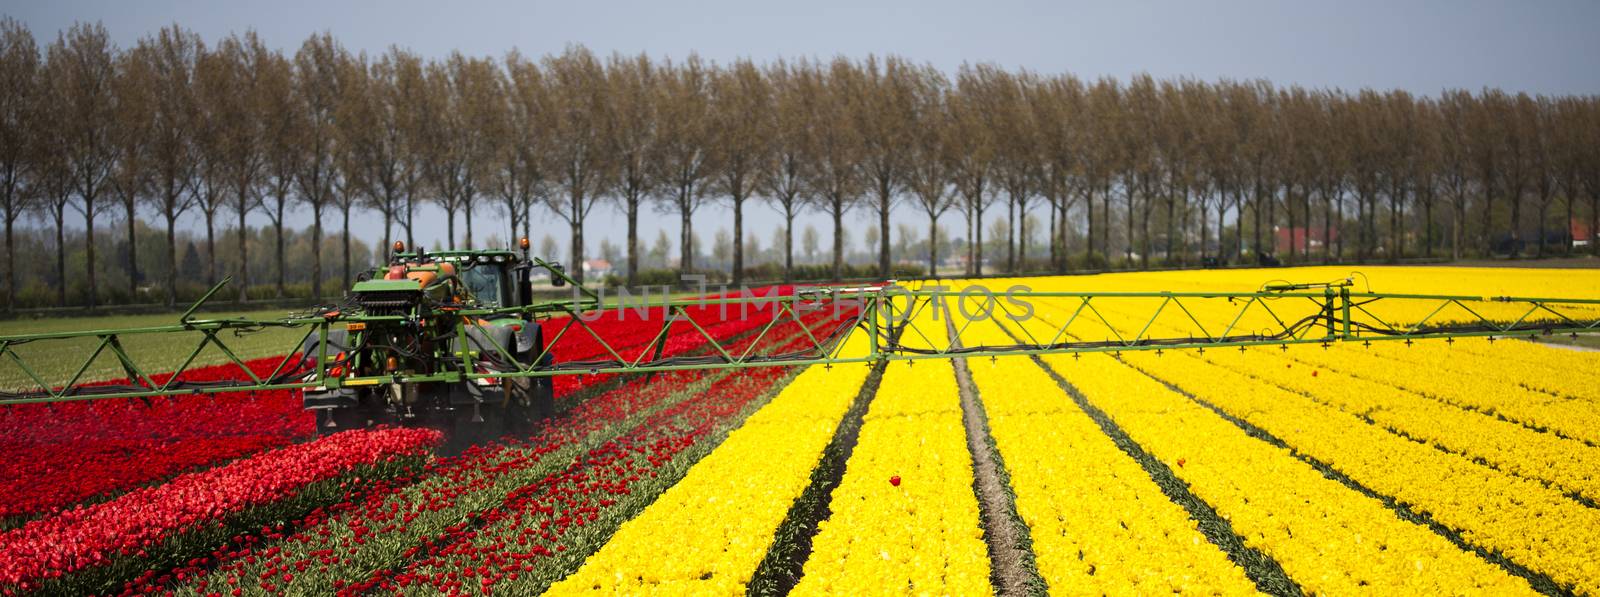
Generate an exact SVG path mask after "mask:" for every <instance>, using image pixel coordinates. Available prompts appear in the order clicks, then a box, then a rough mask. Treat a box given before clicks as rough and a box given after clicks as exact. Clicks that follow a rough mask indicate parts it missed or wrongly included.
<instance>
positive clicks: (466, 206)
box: [461, 201, 472, 249]
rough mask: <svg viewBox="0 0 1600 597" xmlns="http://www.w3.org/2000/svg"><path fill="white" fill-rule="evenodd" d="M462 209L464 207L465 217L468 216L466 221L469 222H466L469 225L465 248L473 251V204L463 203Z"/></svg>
mask: <svg viewBox="0 0 1600 597" xmlns="http://www.w3.org/2000/svg"><path fill="white" fill-rule="evenodd" d="M461 207H462V209H463V210H465V211H466V213H465V214H464V215H465V216H466V220H467V221H466V224H467V241H466V244H465V246H464V247H463V248H465V249H471V248H472V202H471V201H463V202H462V203H461Z"/></svg>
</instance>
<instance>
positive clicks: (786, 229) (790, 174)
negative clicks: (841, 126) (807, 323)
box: [760, 61, 821, 282]
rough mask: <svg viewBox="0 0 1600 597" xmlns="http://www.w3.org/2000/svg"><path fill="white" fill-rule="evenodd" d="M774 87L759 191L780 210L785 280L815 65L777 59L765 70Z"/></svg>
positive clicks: (805, 162)
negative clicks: (768, 148) (769, 139)
mask: <svg viewBox="0 0 1600 597" xmlns="http://www.w3.org/2000/svg"><path fill="white" fill-rule="evenodd" d="M767 80H768V81H771V84H772V88H773V95H774V98H773V106H772V121H773V124H772V153H771V155H770V156H769V157H770V159H769V160H768V161H767V162H766V167H767V172H766V174H765V175H764V176H762V177H761V178H760V181H761V191H762V193H763V194H764V195H765V196H766V197H767V199H768V200H769V201H771V202H772V203H773V204H774V206H775V207H776V208H777V209H778V211H779V212H780V213H781V214H783V281H785V282H788V281H789V280H790V279H791V278H792V276H793V270H794V218H795V216H796V215H797V214H798V213H799V212H800V210H801V209H803V208H804V207H805V204H806V197H807V195H806V183H807V181H809V180H810V178H811V172H810V170H809V168H810V166H811V164H812V159H813V156H812V155H811V149H812V147H813V146H812V138H811V136H812V130H811V126H810V124H811V114H812V112H813V111H814V110H815V109H816V107H815V105H814V104H815V102H816V101H817V100H818V98H819V96H820V94H821V87H820V85H821V82H820V81H819V80H818V79H817V77H816V69H815V68H814V67H812V66H810V65H808V64H806V63H805V62H804V61H802V62H800V63H799V64H797V65H794V66H791V65H789V64H787V63H785V62H782V61H780V62H777V63H775V64H773V65H772V66H770V67H768V69H767Z"/></svg>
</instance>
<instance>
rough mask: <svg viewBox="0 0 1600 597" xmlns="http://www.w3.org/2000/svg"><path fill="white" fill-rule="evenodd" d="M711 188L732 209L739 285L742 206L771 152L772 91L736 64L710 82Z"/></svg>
mask: <svg viewBox="0 0 1600 597" xmlns="http://www.w3.org/2000/svg"><path fill="white" fill-rule="evenodd" d="M711 97H712V101H711V110H710V119H711V123H712V131H713V133H712V150H713V151H714V152H716V154H717V155H715V156H714V157H713V158H712V162H713V163H715V164H716V166H717V172H716V174H715V177H716V183H715V186H716V189H717V191H718V192H720V193H722V194H723V195H724V196H726V197H727V198H728V203H729V205H730V206H732V207H733V234H732V237H733V242H732V253H733V264H732V267H733V285H734V286H738V285H739V284H741V283H743V282H744V243H742V242H739V239H742V238H744V204H745V200H747V199H749V198H750V195H752V194H754V193H755V190H756V188H758V187H759V185H760V178H761V176H762V175H763V174H764V173H765V171H766V170H765V165H766V164H765V163H766V160H767V156H768V154H769V153H770V152H771V150H772V144H771V143H772V140H771V137H772V133H771V130H772V124H771V117H772V89H771V86H770V85H769V84H768V82H767V80H766V77H765V76H764V75H763V74H762V72H761V69H758V68H756V65H755V64H754V63H752V62H750V61H749V60H738V61H735V62H734V63H733V65H731V66H730V67H728V68H727V69H726V70H719V71H717V72H716V73H715V74H714V75H713V76H712V78H711Z"/></svg>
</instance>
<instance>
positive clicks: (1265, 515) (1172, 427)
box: [1045, 355, 1531, 595]
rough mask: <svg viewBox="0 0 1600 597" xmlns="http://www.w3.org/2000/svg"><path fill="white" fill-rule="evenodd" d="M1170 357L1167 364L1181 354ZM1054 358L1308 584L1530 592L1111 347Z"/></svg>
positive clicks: (1310, 588) (1371, 589) (1332, 589)
mask: <svg viewBox="0 0 1600 597" xmlns="http://www.w3.org/2000/svg"><path fill="white" fill-rule="evenodd" d="M1165 358H1166V359H1167V360H1165V361H1163V362H1162V363H1161V364H1162V366H1163V367H1167V366H1170V364H1171V362H1172V361H1175V360H1176V359H1175V358H1173V357H1171V356H1170V355H1169V356H1168V357H1165ZM1045 360H1046V362H1047V363H1049V364H1050V366H1051V367H1053V368H1055V369H1056V370H1057V371H1058V372H1060V373H1061V374H1062V375H1063V376H1064V377H1066V378H1067V379H1068V381H1069V382H1071V383H1072V384H1073V385H1075V386H1076V387H1077V388H1079V389H1080V390H1081V391H1082V392H1083V393H1084V395H1085V396H1086V397H1087V398H1088V400H1089V401H1090V402H1091V403H1093V404H1094V405H1095V406H1097V407H1098V408H1100V409H1102V410H1104V411H1105V412H1106V414H1107V415H1108V416H1110V417H1111V419H1112V420H1114V421H1115V422H1116V423H1117V425H1118V426H1120V427H1121V428H1122V429H1123V430H1124V431H1125V432H1127V433H1128V435H1129V436H1131V437H1132V438H1133V439H1134V440H1135V441H1137V442H1138V443H1139V445H1140V446H1142V447H1143V448H1144V449H1145V450H1147V451H1149V452H1150V453H1151V454H1152V455H1153V456H1155V457H1156V458H1159V459H1160V460H1161V461H1162V462H1164V463H1166V464H1167V466H1169V467H1171V468H1172V470H1173V472H1174V473H1175V474H1177V475H1178V476H1179V477H1180V478H1182V479H1183V480H1184V481H1185V482H1186V483H1188V484H1189V486H1190V491H1192V492H1193V493H1195V495H1197V496H1198V497H1200V498H1201V499H1203V500H1205V502H1206V503H1208V504H1210V505H1211V506H1212V507H1213V508H1215V509H1216V510H1217V512H1218V513H1219V514H1220V515H1221V516H1223V517H1224V518H1226V519H1228V520H1229V521H1230V522H1231V523H1232V525H1233V529H1234V531H1235V532H1236V533H1238V534H1239V535H1240V536H1241V537H1242V538H1243V539H1244V540H1245V542H1246V544H1247V545H1250V546H1251V547H1254V548H1256V549H1259V550H1261V551H1262V552H1263V553H1266V554H1267V555H1269V556H1271V557H1272V558H1273V559H1274V560H1276V561H1277V562H1278V563H1279V564H1280V565H1282V566H1283V569H1284V571H1285V572H1286V573H1288V575H1289V576H1290V578H1292V579H1294V580H1295V581H1296V582H1298V583H1299V584H1300V585H1301V586H1302V587H1303V588H1304V589H1306V591H1307V592H1308V593H1321V594H1353V593H1377V594H1408V595H1423V594H1463V593H1491V594H1529V593H1531V591H1530V588H1529V587H1528V585H1527V584H1526V583H1524V582H1522V581H1521V580H1519V579H1517V578H1515V577H1512V576H1510V575H1508V574H1506V573H1505V572H1504V571H1502V570H1500V569H1499V568H1497V567H1495V566H1493V565H1491V564H1489V563H1487V562H1485V561H1483V560H1481V559H1479V558H1477V557H1476V556H1474V555H1472V554H1469V553H1467V552H1465V551H1462V550H1461V549H1459V548H1457V547H1456V546H1455V545H1453V544H1452V543H1450V542H1449V541H1447V540H1446V539H1444V538H1443V537H1440V536H1438V535H1437V534H1434V533H1433V532H1431V531H1429V530H1428V529H1426V528H1424V527H1421V526H1418V525H1415V524H1412V523H1410V522H1407V521H1405V520H1402V519H1400V518H1399V517H1398V516H1396V515H1395V514H1394V513H1393V512H1391V511H1390V510H1388V509H1387V508H1385V507H1384V506H1383V504H1382V503H1381V502H1379V501H1378V500H1376V499H1373V498H1370V497H1367V496H1364V495H1362V494H1360V493H1358V492H1356V491H1353V490H1351V489H1350V488H1348V487H1345V486H1344V485H1342V484H1340V483H1339V482H1337V481H1333V480H1330V479H1328V478H1326V477H1324V476H1323V475H1322V474H1321V473H1320V472H1318V471H1317V470H1316V469H1315V468H1313V467H1312V466H1310V465H1308V464H1306V463H1304V462H1302V461H1300V460H1298V459H1296V458H1295V457H1294V455H1293V454H1291V453H1290V452H1289V451H1287V450H1284V449H1281V448H1277V447H1274V446H1272V445H1271V444H1268V443H1265V442H1262V441H1260V440H1258V439H1255V438H1252V437H1250V436H1248V435H1246V434H1245V433H1244V432H1243V431H1242V430H1240V429H1239V428H1238V427H1236V426H1234V425H1233V424H1232V423H1229V422H1228V421H1226V420H1224V419H1223V418H1221V417H1219V416H1217V415H1216V414H1215V413H1213V412H1211V411H1209V410H1207V409H1205V407H1203V406H1200V405H1198V404H1195V403H1194V402H1192V401H1190V400H1188V399H1186V398H1184V397H1183V396H1181V395H1179V394H1177V393H1175V392H1173V391H1171V390H1169V389H1167V388H1166V387H1165V386H1163V385H1161V384H1160V383H1158V382H1156V381H1154V380H1152V379H1150V378H1148V377H1146V376H1144V375H1143V374H1142V373H1140V372H1138V371H1135V370H1132V369H1130V368H1128V367H1127V366H1125V365H1123V364H1121V363H1118V362H1117V361H1116V360H1115V359H1113V358H1112V357H1109V356H1104V355H1092V356H1088V357H1084V358H1082V359H1081V360H1078V361H1074V360H1072V359H1070V358H1063V357H1047V358H1046V359H1045ZM1162 371H1166V369H1165V368H1163V369H1162ZM1246 391H1248V389H1247V390H1246ZM1317 425H1320V424H1311V425H1308V426H1317Z"/></svg>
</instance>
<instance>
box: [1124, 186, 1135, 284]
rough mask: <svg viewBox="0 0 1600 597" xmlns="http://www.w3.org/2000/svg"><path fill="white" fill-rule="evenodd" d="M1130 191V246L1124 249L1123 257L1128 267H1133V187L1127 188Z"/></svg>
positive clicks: (1128, 242) (1128, 241)
mask: <svg viewBox="0 0 1600 597" xmlns="http://www.w3.org/2000/svg"><path fill="white" fill-rule="evenodd" d="M1127 193H1128V239H1127V241H1125V242H1127V244H1128V246H1127V247H1126V248H1124V249H1123V250H1122V255H1123V258H1124V259H1126V260H1127V262H1128V269H1133V198H1134V193H1133V187H1129V188H1128V189H1127Z"/></svg>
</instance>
